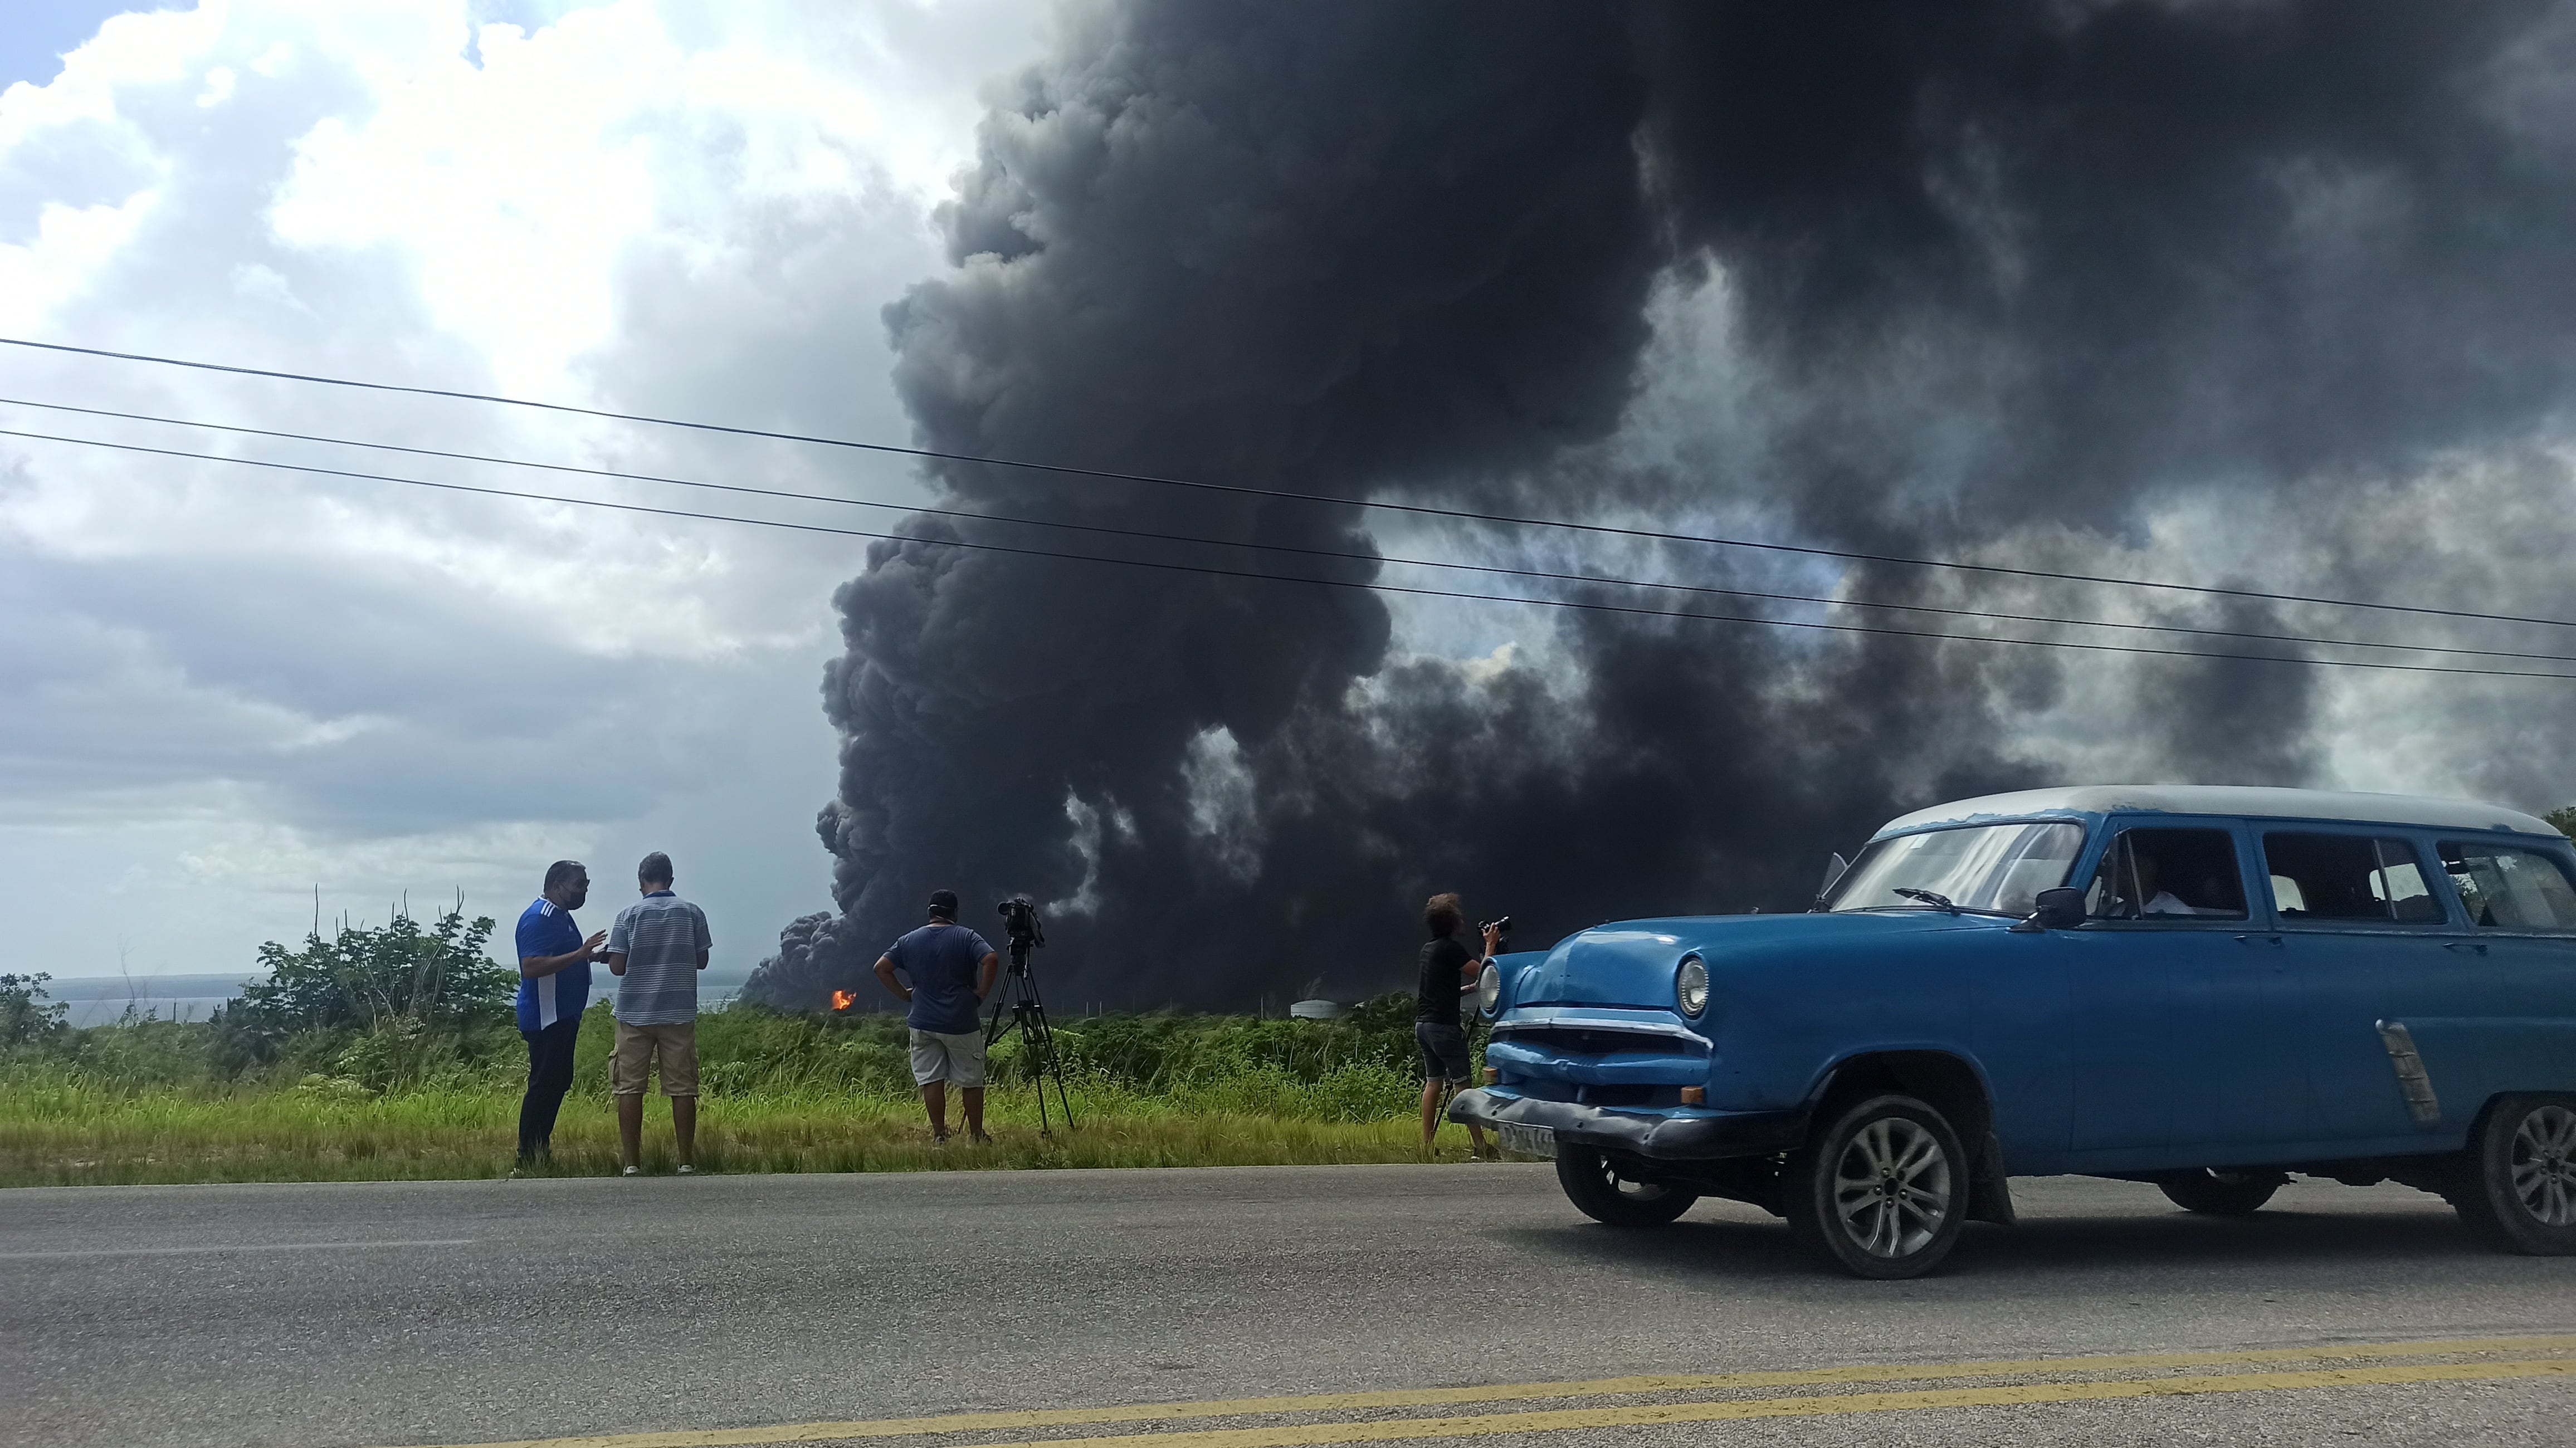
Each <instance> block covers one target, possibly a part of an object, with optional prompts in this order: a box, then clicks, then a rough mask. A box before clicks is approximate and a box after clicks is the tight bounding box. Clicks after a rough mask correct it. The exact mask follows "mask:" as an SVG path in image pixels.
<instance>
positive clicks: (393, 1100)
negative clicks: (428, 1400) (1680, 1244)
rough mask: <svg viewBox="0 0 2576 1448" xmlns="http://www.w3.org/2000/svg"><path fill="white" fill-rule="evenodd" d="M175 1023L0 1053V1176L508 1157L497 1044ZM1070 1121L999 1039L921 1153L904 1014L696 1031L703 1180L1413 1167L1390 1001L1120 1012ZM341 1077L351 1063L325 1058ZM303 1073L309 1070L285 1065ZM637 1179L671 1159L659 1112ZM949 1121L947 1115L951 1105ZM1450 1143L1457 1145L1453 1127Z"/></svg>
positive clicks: (589, 1161) (571, 1122) (568, 1106)
mask: <svg viewBox="0 0 2576 1448" xmlns="http://www.w3.org/2000/svg"><path fill="white" fill-rule="evenodd" d="M191 1029H192V1028H190V1027H186V1026H177V1025H173V1024H172V1023H168V1022H134V1021H129V1022H127V1023H125V1024H124V1025H123V1026H122V1027H114V1028H110V1027H102V1028H97V1029H96V1030H93V1031H90V1032H76V1033H73V1034H74V1035H75V1036H78V1037H85V1038H87V1039H84V1040H77V1041H71V1042H67V1043H66V1044H65V1045H64V1047H63V1048H62V1049H58V1050H54V1051H50V1052H48V1053H46V1054H44V1055H42V1056H23V1055H22V1056H20V1057H17V1058H14V1059H12V1060H10V1061H8V1062H7V1063H6V1064H0V1185H10V1186H23V1185H39V1184H47V1185H86V1184H103V1183H142V1182H206V1181H281V1180H286V1181H349V1180H402V1179H422V1178H458V1177H481V1176H495V1175H499V1174H501V1173H503V1172H506V1171H507V1170H508V1169H509V1167H510V1164H511V1155H512V1150H513V1147H514V1145H515V1142H516V1133H517V1124H518V1109H519V1092H520V1088H521V1085H522V1082H523V1078H524V1073H525V1060H524V1055H523V1054H517V1051H518V1048H519V1042H518V1041H517V1040H516V1039H515V1038H514V1037H506V1038H499V1039H497V1040H496V1039H485V1040H481V1041H459V1042H458V1043H456V1045H455V1048H454V1049H453V1050H452V1051H450V1052H449V1053H448V1055H447V1056H446V1058H445V1059H444V1060H443V1061H441V1062H440V1063H439V1064H438V1065H436V1066H435V1067H430V1068H419V1069H415V1070H413V1071H412V1072H411V1073H410V1074H408V1075H406V1076H403V1077H401V1078H400V1079H379V1080H372V1081H371V1080H369V1079H367V1076H366V1068H368V1067H369V1063H370V1062H374V1061H377V1060H379V1059H380V1058H381V1057H382V1055H383V1053H382V1052H374V1053H373V1054H371V1052H370V1049H369V1044H368V1041H367V1040H366V1039H364V1038H363V1037H361V1038H356V1039H343V1040H337V1041H333V1042H321V1043H313V1042H308V1043H305V1045H304V1046H303V1047H302V1048H300V1049H299V1050H298V1051H295V1052H290V1053H289V1055H288V1057H287V1058H286V1059H284V1060H281V1062H280V1063H279V1064H278V1065H277V1066H276V1067H274V1068H272V1069H270V1070H268V1071H266V1072H264V1073H263V1072H250V1073H244V1074H240V1075H236V1076H233V1077H229V1078H227V1077H225V1076H224V1075H223V1074H222V1073H221V1072H220V1071H218V1070H216V1069H215V1068H214V1067H212V1066H211V1065H208V1064H205V1063H202V1062H201V1063H194V1064H192V1063H191V1061H190V1059H189V1051H190V1050H191V1049H192V1048H193V1047H192V1040H193V1038H192V1037H191V1036H190V1035H189V1034H188V1032H189V1031H190V1030H191ZM611 1031H612V1024H611V1022H610V1021H609V1020H608V1018H607V1014H606V1009H605V1007H604V1006H594V1007H593V1008H592V1014H591V1017H590V1018H588V1019H587V1020H586V1021H585V1024H584V1026H583V1029H582V1033H581V1046H580V1050H579V1051H578V1052H577V1054H576V1057H575V1084H574V1089H573V1093H572V1095H571V1096H569V1097H568V1098H567V1099H566V1100H565V1102H564V1108H563V1114H562V1116H561V1118H560V1120H559V1121H558V1124H557V1126H556V1128H555V1136H554V1161H553V1164H552V1166H551V1167H550V1168H549V1169H550V1170H551V1171H553V1172H554V1173H556V1174H561V1175H578V1174H589V1173H603V1172H609V1171H613V1170H615V1168H616V1165H617V1154H618V1150H617V1132H616V1120H615V1116H614V1113H613V1110H612V1104H611V1102H610V1100H609V1098H608V1091H607V1054H608V1046H609V1041H610V1037H611ZM1058 1034H1059V1037H1060V1040H1059V1045H1060V1048H1061V1050H1062V1052H1063V1054H1064V1056H1065V1058H1066V1061H1067V1063H1068V1070H1067V1078H1068V1085H1069V1088H1070V1094H1071V1098H1072V1104H1073V1109H1074V1114H1075V1117H1076V1120H1077V1122H1078V1125H1077V1126H1076V1128H1075V1129H1073V1130H1071V1131H1067V1130H1064V1129H1063V1127H1062V1124H1061V1122H1060V1121H1059V1122H1058V1123H1057V1129H1056V1130H1055V1131H1054V1132H1053V1133H1052V1134H1049V1135H1041V1134H1040V1132H1039V1131H1038V1122H1037V1112H1036V1102H1035V1097H1034V1094H1033V1091H1032V1089H1031V1086H1030V1084H1029V1082H1028V1081H1027V1079H1026V1072H1025V1071H1024V1070H1023V1069H1022V1067H1023V1063H1022V1062H1021V1061H1020V1060H1019V1056H1018V1052H1017V1050H1016V1043H1015V1042H1011V1041H1009V1040H1006V1041H1005V1042H1004V1043H1003V1044H1001V1045H1000V1046H997V1047H996V1048H995V1050H994V1053H993V1073H994V1082H993V1089H992V1090H991V1091H990V1093H989V1105H988V1116H989V1121H990V1125H991V1128H992V1131H993V1135H994V1137H995V1144H994V1145H992V1146H990V1147H970V1146H967V1145H965V1144H964V1143H963V1141H962V1139H961V1140H959V1141H958V1142H956V1143H954V1144H951V1145H949V1146H946V1147H935V1146H933V1145H932V1144H931V1142H930V1139H929V1133H928V1130H927V1126H926V1124H925V1121H924V1118H923V1115H922V1111H921V1105H920V1101H919V1098H918V1097H917V1096H916V1095H915V1094H914V1091H913V1087H912V1082H911V1077H910V1075H909V1073H908V1071H907V1070H906V1067H905V1058H904V1035H903V1027H902V1022H901V1021H900V1020H899V1019H898V1018H894V1017H890V1016H877V1017H869V1016H861V1017H857V1018H819V1017H806V1016H790V1015H781V1014H778V1013H775V1012H770V1011H765V1010H760V1009H757V1008H737V1009H730V1010H723V1011H716V1012H711V1013H709V1014H707V1015H706V1016H703V1017H701V1019H700V1024H699V1053H700V1059H701V1068H700V1080H701V1087H702V1089H703V1090H704V1092H705V1093H706V1094H705V1097H704V1099H703V1102H702V1105H701V1108H700V1116H699V1150H698V1165H699V1168H700V1169H701V1170H705V1171H910V1170H925V1169H974V1168H992V1167H1102V1166H1200V1165H1255V1164H1263V1163H1327V1162H1367V1161H1398V1160H1413V1159H1419V1157H1420V1155H1421V1153H1420V1128H1419V1126H1418V1125H1417V1124H1416V1121H1415V1116H1414V1112H1415V1107H1416V1103H1417V1101H1418V1093H1419V1091H1420V1078H1419V1077H1418V1076H1417V1075H1415V1074H1414V1066H1413V1062H1412V1054H1413V1051H1412V1033H1411V1021H1410V1010H1409V1003H1406V1002H1385V1003H1376V1004H1373V1005H1372V1006H1371V1007H1369V1008H1366V1009H1364V1010H1363V1011H1362V1012H1361V1013H1360V1014H1359V1015H1357V1016H1355V1017H1354V1018H1353V1019H1351V1020H1348V1021H1340V1022H1307V1021H1273V1020H1260V1019H1255V1018H1251V1017H1235V1016H1179V1015H1141V1016H1138V1015H1129V1016H1109V1017H1098V1018H1091V1019H1077V1020H1068V1021H1067V1022H1065V1023H1064V1025H1063V1027H1062V1028H1061V1029H1060V1030H1059V1032H1058ZM339 1066H346V1067H348V1068H349V1069H347V1070H339V1069H335V1068H336V1067H339ZM310 1067H319V1069H305V1068H310ZM645 1120H646V1133H645V1136H646V1141H647V1151H646V1161H645V1165H646V1168H647V1169H648V1170H664V1169H667V1168H668V1167H669V1165H670V1164H671V1163H670V1158H669V1153H670V1129H669V1118H668V1116H667V1115H666V1114H665V1112H664V1108H663V1107H662V1106H661V1105H660V1104H658V1103H656V1104H648V1108H647V1111H646V1117H645ZM950 1120H951V1126H952V1128H954V1127H956V1126H957V1125H958V1124H959V1114H958V1108H957V1106H956V1105H955V1104H954V1103H952V1105H951V1107H950ZM1446 1144H1447V1145H1448V1147H1449V1154H1450V1155H1452V1156H1455V1155H1459V1154H1461V1153H1462V1152H1463V1149H1464V1143H1463V1139H1461V1138H1458V1137H1457V1136H1456V1135H1455V1133H1454V1129H1453V1132H1452V1133H1451V1136H1450V1139H1449V1141H1448V1142H1447V1143H1446Z"/></svg>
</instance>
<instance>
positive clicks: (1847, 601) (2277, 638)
mask: <svg viewBox="0 0 2576 1448" xmlns="http://www.w3.org/2000/svg"><path fill="white" fill-rule="evenodd" d="M0 405H7V406H15V407H33V408H42V409H44V410H47V411H51V412H70V413H78V414H80V415H82V416H84V417H111V418H117V419H120V420H123V421H127V422H149V423H158V424H162V425H165V426H170V427H192V428H198V429H202V430H204V431H209V432H223V433H232V434H235V435H237V436H245V437H265V438H278V439H283V440H287V441H293V442H307V443H319V444H323V445H326V446H332V447H353V448H367V449H371V450H373V451H377V452H391V453H402V454H405V455H408V456H412V457H430V458H443V459H447V460H450V461H455V462H471V463H489V464H492V465H495V466H499V467H514V468H535V469H539V470H542V471H546V472H557V473H571V474H576V475H579V476H583V477H594V478H615V479H617V480H619V481H622V482H636V483H662V484H667V485H669V486H672V487H680V488H700V489H705V490H707V491H710V492H719V493H739V494H744V495H747V496H751V497H761V498H784V499H792V500H795V501H799V502H809V503H833V504H837V505H840V506H843V507H853V508H882V509H887V510H889V511H894V512H910V513H918V514H923V515H926V516H930V517H937V518H956V519H961V520H965V521H969V522H978V523H1010V524H1016V525H1019V526H1022V527H1030V528H1056V529H1063V530H1066V531H1071V532H1079V533H1098V534H1104V535H1107V536H1111V537H1118V538H1142V539H1149V540H1153V541H1157V542H1165V543H1184V544H1197V545H1202V546H1205V547H1212V548H1252V549H1259V550H1261V551H1264V552H1271V553H1288V554H1295V555H1298V556H1302V557H1309V558H1333V559H1341V560H1346V561H1350V562H1356V563H1373V564H1374V563H1386V564H1395V565H1399V566H1402V567H1408V568H1442V569H1450V570H1455V571H1461V572H1472V573H1490V574H1501V575H1505V576H1508V577H1514V578H1533V579H1540V580H1543V581H1546V582H1551V583H1593V584H1605V585H1610V586H1615V587H1620V588H1660V589H1669V590H1672V591H1674V592H1680V593H1695V594H1703V595H1708V596H1713V597H1720V598H1743V599H1752V600H1756V601H1761V602H1770V603H1813V604H1823V605H1826V606H1829V607H1843V608H1862V609H1881V610H1888V611H1895V612H1904V613H1928V614H1939V615H1942V616H1945V617H1951V618H1971V619H1985V620H1991V621H1995V622H2002V623H2036V624H2050V625H2060V626H2064V627H2070V628H2106V629H2127V630H2132V631H2137V632H2144V633H2161V634H2183V635H2190V636H2194V637H2200V638H2220V639H2239V640H2243V641H2246V642H2251V643H2280V644H2309V645H2318V646H2324V647H2331V648H2345V649H2383V650H2390V651H2395V652H2402V653H2415V654H2445V655H2452V656H2460V657H2471V658H2487V659H2528V660H2535V661H2539V662H2545V663H2560V664H2576V656H2571V655H2567V654H2552V653H2539V652H2524V651H2517V650H2510V649H2477V648H2469V647H2466V646H2464V645H2452V644H2400V643H2383V642H2379V641H2376V640H2371V639H2339V638H2323V637H2318V636H2314V635H2308V634H2278V633H2258V632H2254V631H2251V630H2245V629H2220V628H2202V627H2195V626H2191V625H2186V624H2164V623H2127V622H2121V621H2118V620H2113V619H2096V618H2068V617H2062V616H2058V615H2053V614H2033V613H2007V612H2002V611H1999V610H1994V609H1977V608H1954V607H1945V606H1942V605H1937V604H1928V603H1879V602H1874V601H1872V600H1869V599H1860V598H1836V597H1830V596H1826V595H1820V594H1809V593H1772V592H1764V591H1761V590H1757V589H1748V588H1723V587H1719V586H1716V585H1713V584H1697V583H1673V582H1666V581H1662V580H1657V579H1645V578H1621V577H1617V576H1605V575H1602V574H1593V573H1560V572H1555V571H1551V570H1547V569H1538V568H1513V567H1510V566H1508V565H1504V564H1498V563H1459V562H1453V561H1450V560H1447V559H1438V558H1404V557H1396V556H1391V555H1386V554H1378V553H1362V552H1358V551H1356V550H1351V549H1336V548H1311V547H1304V546H1300V545H1297V544H1291V543H1256V542H1251V541H1237V540H1233V539H1225V538H1208V537H1203V536H1199V535H1194V534H1187V533H1163V532H1157V531H1154V530H1152V529H1146V528H1117V527H1111V526H1109V525H1106V524H1100V523H1075V522H1069V521H1064V520H1059V519H1052V518H1026V517H1019V516H1015V515H1012V514H1008V513H979V512H975V511H972V510H969V509H964V508H933V507H927V506H916V505H914V504H909V503H889V502H882V501H879V500H876V499H872V498H850V497H842V496H839V495H837V494H831V493H800V492H796V491H793V490H790V489H783V488H761V487H753V486H751V485H749V484H745V483H714V482H708V481H706V480H704V479H700V478H674V477H665V476H661V475H657V474H653V473H633V472H621V471H619V470H617V469H615V468H594V467H583V466H580V465H578V464H574V463H550V462H540V461H537V460H535V459H531V458H514V457H501V456H495V455H493V454H489V453H469V452H454V451H450V450H448V449H445V448H427V447H411V446H407V445H404V444H401V443H389V442H369V441H366V440H364V439H360V438H347V437H334V436H329V435H326V434H319V433H309V432H285V431H281V430H278V429H275V428H265V427H242V426H238V425H235V424H231V423H221V422H198V421H194V420H191V419H188V418H178V417H161V416H157V415H155V414H152V413H145V412H123V411H119V410H117V409H114V408H105V407H79V406H74V405H72V404H70V403H62V402H37V401H33V400H30V399H27V398H18V397H0ZM28 436H36V437H43V438H46V439H47V440H50V441H55V442H78V441H81V439H77V438H62V437H55V436H53V435H52V434H28ZM190 456H205V455H202V454H190Z"/></svg>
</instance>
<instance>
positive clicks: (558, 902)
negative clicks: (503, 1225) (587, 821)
mask: <svg viewBox="0 0 2576 1448" xmlns="http://www.w3.org/2000/svg"><path fill="white" fill-rule="evenodd" d="M589 898H590V872H589V871H588V870H585V869H583V868H582V866H581V862H580V861H579V860H557V861H555V862H554V863H553V864H551V865H548V866H547V867H546V892H545V893H544V894H543V895H540V896H538V897H537V898H536V899H535V900H534V901H533V902H531V903H530V904H529V906H528V908H527V909H526V910H523V911H521V912H520V914H519V1034H520V1036H522V1037H524V1038H525V1039H526V1041H527V1043H528V1094H527V1095H526V1096H525V1097H522V1098H521V1099H520V1101H519V1165H520V1166H523V1167H524V1166H527V1165H529V1164H531V1163H533V1162H535V1161H537V1160H539V1159H541V1158H543V1157H545V1156H547V1155H549V1154H550V1152H551V1150H552V1148H553V1143H554V1134H555V1113H556V1112H558V1111H560V1110H562V1109H563V1099H564V1092H566V1091H568V1090H570V1089H572V1049H573V1046H574V1044H575V1043H576V1041H577V1040H578V1038H579V1037H580V1035H581V1013H582V1008H583V1007H585V1006H587V1005H589V1004H590V963H591V962H592V961H594V960H598V959H600V958H601V956H600V945H601V944H602V942H604V941H606V940H607V939H608V932H607V931H605V930H602V931H599V932H597V933H596V934H593V935H592V936H591V937H590V938H589V939H588V940H584V939H582V937H581V927H580V926H578V925H575V924H573V923H572V912H574V911H575V910H578V909H580V908H581V906H582V902H583V901H585V900H588V899H589Z"/></svg>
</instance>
